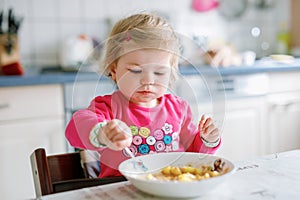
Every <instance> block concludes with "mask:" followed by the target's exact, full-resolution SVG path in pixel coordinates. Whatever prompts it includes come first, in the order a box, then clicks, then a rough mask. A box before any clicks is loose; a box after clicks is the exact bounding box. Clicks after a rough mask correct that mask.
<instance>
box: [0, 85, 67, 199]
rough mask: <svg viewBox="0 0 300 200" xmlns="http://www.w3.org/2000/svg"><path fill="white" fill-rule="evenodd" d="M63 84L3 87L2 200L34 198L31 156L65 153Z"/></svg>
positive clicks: (0, 129) (0, 94)
mask: <svg viewBox="0 0 300 200" xmlns="http://www.w3.org/2000/svg"><path fill="white" fill-rule="evenodd" d="M63 102H64V99H63V89H62V87H61V86H60V85H43V86H22V87H3V88H0V158H1V165H0V177H1V179H0V193H1V199H29V198H34V197H35V193H34V185H33V179H32V173H31V166H30V159H29V157H30V154H31V153H32V152H33V150H34V149H35V148H38V147H43V148H46V149H47V152H49V153H57V152H65V151H66V142H65V137H64V107H63Z"/></svg>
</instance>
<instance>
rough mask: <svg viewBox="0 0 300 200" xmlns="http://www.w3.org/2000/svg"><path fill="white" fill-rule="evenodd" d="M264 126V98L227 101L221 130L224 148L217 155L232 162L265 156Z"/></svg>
mask: <svg viewBox="0 0 300 200" xmlns="http://www.w3.org/2000/svg"><path fill="white" fill-rule="evenodd" d="M263 125H264V97H263V96H262V97H252V98H250V97H248V98H238V99H231V100H227V101H226V112H225V118H224V124H223V130H221V133H222V146H221V148H220V149H219V150H218V152H217V154H218V155H222V156H224V157H226V158H228V159H231V160H243V159H245V158H247V159H248V158H254V157H256V156H259V155H263V154H264V152H265V150H264V141H265V138H264V126H263ZM221 127H222V126H221Z"/></svg>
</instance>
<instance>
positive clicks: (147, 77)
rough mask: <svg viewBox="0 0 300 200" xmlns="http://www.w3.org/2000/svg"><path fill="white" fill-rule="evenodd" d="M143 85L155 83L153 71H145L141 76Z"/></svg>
mask: <svg viewBox="0 0 300 200" xmlns="http://www.w3.org/2000/svg"><path fill="white" fill-rule="evenodd" d="M141 84H142V85H151V84H154V76H153V75H151V73H144V74H143V75H142V78H141Z"/></svg>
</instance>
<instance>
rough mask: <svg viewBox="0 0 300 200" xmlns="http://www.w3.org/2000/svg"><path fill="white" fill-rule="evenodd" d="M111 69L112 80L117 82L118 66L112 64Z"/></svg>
mask: <svg viewBox="0 0 300 200" xmlns="http://www.w3.org/2000/svg"><path fill="white" fill-rule="evenodd" d="M109 69H110V74H111V79H112V80H114V81H116V80H117V76H116V70H117V66H116V63H112V64H111V65H110V67H109Z"/></svg>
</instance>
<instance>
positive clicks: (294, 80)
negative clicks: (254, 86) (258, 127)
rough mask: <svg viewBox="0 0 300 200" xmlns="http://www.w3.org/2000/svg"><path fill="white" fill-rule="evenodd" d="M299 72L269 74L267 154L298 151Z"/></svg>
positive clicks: (299, 147) (299, 128) (299, 129)
mask: <svg viewBox="0 0 300 200" xmlns="http://www.w3.org/2000/svg"><path fill="white" fill-rule="evenodd" d="M299 81H300V72H296V71H295V72H286V73H280V74H279V73H273V74H270V91H269V95H268V101H267V102H268V104H267V105H268V107H267V108H268V111H267V122H268V123H267V132H268V134H269V143H270V145H269V148H268V153H276V152H280V151H287V150H291V149H300V84H299Z"/></svg>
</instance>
